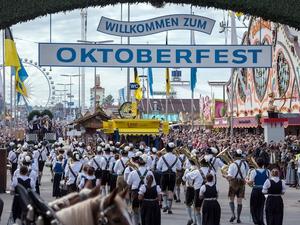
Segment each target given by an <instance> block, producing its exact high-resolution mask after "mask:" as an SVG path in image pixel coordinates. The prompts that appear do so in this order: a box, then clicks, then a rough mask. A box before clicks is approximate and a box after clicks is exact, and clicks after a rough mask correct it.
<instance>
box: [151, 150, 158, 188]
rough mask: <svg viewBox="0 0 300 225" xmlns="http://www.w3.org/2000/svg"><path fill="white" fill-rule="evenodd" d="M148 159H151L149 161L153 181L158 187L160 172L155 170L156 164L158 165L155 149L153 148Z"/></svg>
mask: <svg viewBox="0 0 300 225" xmlns="http://www.w3.org/2000/svg"><path fill="white" fill-rule="evenodd" d="M150 157H151V158H152V161H151V170H152V172H153V174H154V179H155V182H156V184H157V185H160V181H161V171H159V170H158V169H157V163H158V160H159V157H158V155H157V149H156V148H155V147H153V148H152V149H151V155H150Z"/></svg>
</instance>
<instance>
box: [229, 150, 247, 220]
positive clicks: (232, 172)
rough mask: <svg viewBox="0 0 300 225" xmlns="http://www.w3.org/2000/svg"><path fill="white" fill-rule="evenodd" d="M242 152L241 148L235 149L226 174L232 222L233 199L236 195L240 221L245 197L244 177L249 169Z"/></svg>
mask: <svg viewBox="0 0 300 225" xmlns="http://www.w3.org/2000/svg"><path fill="white" fill-rule="evenodd" d="M242 154H243V152H242V150H241V149H237V150H236V153H235V158H236V160H235V161H234V162H233V163H231V164H230V165H229V168H228V175H227V179H228V180H229V192H228V197H229V198H230V202H229V206H230V209H231V212H232V217H231V218H230V222H233V221H234V220H235V219H236V216H235V206H234V199H235V197H237V223H241V219H240V216H241V212H242V208H243V205H242V201H243V198H244V197H245V178H246V176H247V174H248V170H249V166H248V163H247V162H246V161H245V160H243V159H242Z"/></svg>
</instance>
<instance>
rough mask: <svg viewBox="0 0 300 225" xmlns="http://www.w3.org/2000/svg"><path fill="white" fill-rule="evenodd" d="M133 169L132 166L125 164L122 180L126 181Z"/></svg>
mask: <svg viewBox="0 0 300 225" xmlns="http://www.w3.org/2000/svg"><path fill="white" fill-rule="evenodd" d="M132 171H134V169H133V168H131V167H129V166H127V167H126V168H125V170H124V180H125V181H126V182H127V180H128V176H129V174H130V173H131V172H132Z"/></svg>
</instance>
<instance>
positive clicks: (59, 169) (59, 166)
mask: <svg viewBox="0 0 300 225" xmlns="http://www.w3.org/2000/svg"><path fill="white" fill-rule="evenodd" d="M63 159H64V157H63V155H58V156H57V158H56V161H55V162H54V164H53V167H52V170H53V173H54V178H53V191H52V197H56V198H60V197H61V190H60V181H61V180H62V177H63V174H64V167H63Z"/></svg>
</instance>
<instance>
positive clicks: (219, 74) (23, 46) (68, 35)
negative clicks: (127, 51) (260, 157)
mask: <svg viewBox="0 0 300 225" xmlns="http://www.w3.org/2000/svg"><path fill="white" fill-rule="evenodd" d="M120 12H121V6H120V4H118V5H114V6H107V7H103V8H100V7H96V8H88V17H87V23H88V25H87V29H88V32H87V40H89V41H104V40H113V41H114V44H118V43H120V42H121V38H120V37H115V36H111V35H107V34H104V33H100V32H98V31H97V26H98V24H99V21H100V18H101V17H102V16H105V17H108V18H111V19H115V20H120V18H121V13H120ZM193 12H194V14H195V15H200V16H205V17H209V18H212V19H215V20H216V24H215V27H214V29H213V32H212V34H211V35H208V34H204V33H199V32H195V41H196V44H201V45H205V44H219V45H221V44H224V43H225V35H224V33H219V23H220V22H221V21H222V20H223V18H224V13H225V14H227V12H224V11H222V10H215V9H212V8H200V7H193ZM189 13H190V6H189V5H174V4H170V5H169V4H167V5H165V6H164V7H163V8H159V9H158V8H154V7H153V6H151V5H149V4H135V5H131V13H130V20H131V21H138V20H145V19H150V18H153V17H158V16H163V15H170V14H189ZM49 18H50V16H49V15H48V16H44V17H40V18H36V19H34V20H32V21H29V22H25V23H19V24H16V25H14V26H12V27H11V29H12V32H13V36H14V39H15V42H16V46H17V50H18V53H19V56H20V57H21V58H23V59H25V58H27V59H29V60H32V61H33V62H37V61H38V43H39V42H49V40H50V29H49V27H50V26H49V21H50V19H49ZM123 19H124V20H127V5H123ZM245 31H246V30H245V29H239V30H238V36H239V37H242V34H243V32H245ZM229 36H230V35H229ZM165 37H166V33H158V34H154V35H149V36H144V37H134V38H131V43H132V44H165ZM168 38H169V40H168V43H169V44H190V32H189V31H185V30H180V31H169V32H168ZM80 39H81V19H80V10H73V11H68V12H61V13H57V14H53V15H52V42H59V43H74V42H77V40H80ZM123 43H126V38H123ZM229 43H230V40H229ZM1 46H2V43H1ZM0 55H1V58H2V47H1V54H0ZM25 66H26V65H25ZM26 69H27V71H28V74H29V79H28V84H29V89H30V91H29V92H30V93H31V96H32V97H31V100H30V101H31V104H41V105H44V104H45V103H46V102H47V99H48V94H49V87H48V83H47V81H46V79H45V78H44V77H43V75H42V73H41V72H39V70H38V69H36V68H34V67H32V66H29V67H28V66H26ZM44 69H45V70H46V71H48V72H49V73H50V75H51V76H52V78H53V79H52V80H53V81H54V83H56V84H57V83H69V82H70V81H69V79H68V78H66V77H62V76H61V74H78V68H52V69H51V71H50V70H49V67H45V68H44ZM146 71H147V70H145V71H144V73H145V74H146ZM6 73H9V69H8V68H7V69H6ZM139 73H140V74H141V73H143V70H142V69H139ZM97 74H100V76H101V86H102V87H104V88H105V95H109V94H111V95H113V97H114V98H115V99H118V90H119V89H121V88H123V87H125V86H126V80H127V76H126V69H123V70H121V69H119V68H97ZM182 74H183V76H182V77H183V80H189V77H190V72H189V70H188V69H182ZM229 76H230V69H198V74H197V85H196V90H195V97H199V96H200V94H201V95H209V96H210V95H211V88H210V87H209V85H208V84H207V82H208V81H216V80H217V81H228V79H229ZM7 77H8V78H7V79H6V84H7V88H6V89H7V92H6V93H7V95H9V92H10V86H9V76H7ZM131 79H132V80H133V70H132V75H131ZM153 80H154V84H153V89H154V91H164V90H165V85H162V84H164V82H165V70H164V69H153ZM72 83H74V85H73V86H72V94H73V95H74V98H75V104H76V102H78V83H79V82H78V78H74V79H73V81H72ZM93 84H94V69H93V68H86V87H85V88H86V92H85V95H86V105H87V106H89V104H90V101H89V97H90V88H91V87H92V86H93ZM55 88H56V89H59V90H62V89H64V88H63V86H57V85H56V86H55ZM174 89H175V91H176V92H177V97H178V98H190V97H191V92H190V87H189V86H187V87H185V88H181V87H180V88H178V87H174ZM213 92H214V95H215V97H216V98H221V97H222V90H221V88H214V89H213Z"/></svg>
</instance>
